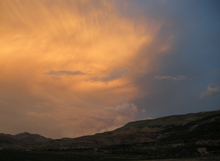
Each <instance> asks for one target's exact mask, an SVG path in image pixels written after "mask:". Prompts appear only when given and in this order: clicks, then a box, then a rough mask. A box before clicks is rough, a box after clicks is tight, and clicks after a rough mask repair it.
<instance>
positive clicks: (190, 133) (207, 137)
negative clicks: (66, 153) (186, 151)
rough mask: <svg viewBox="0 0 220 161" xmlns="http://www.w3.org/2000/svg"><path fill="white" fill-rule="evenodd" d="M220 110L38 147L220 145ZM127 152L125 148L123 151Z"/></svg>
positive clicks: (139, 123) (141, 123) (137, 123)
mask: <svg viewBox="0 0 220 161" xmlns="http://www.w3.org/2000/svg"><path fill="white" fill-rule="evenodd" d="M219 134H220V110H219V111H211V112H200V113H190V114H186V115H174V116H167V117H162V118H157V119H150V120H141V121H135V122H130V123H128V124H126V125H124V126H123V127H121V128H118V129H116V130H113V131H109V132H104V133H98V134H95V135H90V136H82V137H78V138H63V139H56V140H51V141H49V142H44V143H38V144H35V148H38V149H77V148H78V149H80V148H81V149H82V148H103V147H105V148H109V149H111V150H112V148H113V149H115V148H116V149H117V148H119V149H120V146H122V145H123V146H125V145H126V147H130V148H133V149H135V148H137V147H139V149H140V148H142V149H143V148H145V149H146V148H148V149H149V148H155V147H160V148H162V147H167V146H169V147H176V146H180V145H182V146H183V145H185V146H188V145H196V146H202V145H213V146H218V145H220V144H219V143H220V135H219ZM123 149H124V148H123Z"/></svg>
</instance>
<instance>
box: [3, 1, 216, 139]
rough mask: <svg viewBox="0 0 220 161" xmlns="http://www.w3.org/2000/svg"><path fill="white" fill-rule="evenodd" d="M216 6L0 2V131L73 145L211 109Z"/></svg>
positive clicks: (192, 3)
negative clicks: (75, 140) (135, 124)
mask: <svg viewBox="0 0 220 161" xmlns="http://www.w3.org/2000/svg"><path fill="white" fill-rule="evenodd" d="M218 5H219V2H217V1H215V0H209V1H205V0H195V1H184V0H179V1H176V2H173V1H172V0H166V1H164V0H158V1H155V0H148V1H146V0H136V1H130V0H122V1H116V0H111V1H109V0H77V1H75V0H62V1H60V0H31V1H24V0H17V1H14V0H1V1H0V10H1V13H0V24H1V27H0V34H1V37H0V46H1V48H0V73H1V79H0V88H1V90H0V110H1V112H0V122H1V123H3V124H1V125H0V126H1V128H0V129H1V131H0V132H4V133H11V134H16V133H19V132H24V131H28V132H31V133H39V134H42V135H45V136H48V137H52V138H60V137H75V136H81V135H88V134H94V133H97V132H103V131H106V130H113V129H114V128H117V127H120V126H122V125H124V124H125V123H127V122H129V121H132V120H138V119H142V118H155V117H159V116H164V115H170V114H180V113H187V112H199V111H202V110H216V109H218V108H219V104H220V102H219V100H220V99H219V95H218V94H219V87H218V86H212V85H209V86H208V84H217V83H218V82H219V80H220V75H219V69H220V66H219V59H220V57H219V53H220V48H219V43H220V34H219V26H220V21H219V14H220V13H219V9H218V7H217V6H218ZM210 71H212V72H210ZM207 86H208V87H207ZM205 87H207V90H206V91H204V92H203V93H202V94H201V91H203V90H204V89H205ZM200 95H201V98H205V97H207V96H215V97H212V98H209V97H207V98H205V99H199V98H200ZM121 98H123V99H121ZM186 107H187V108H186ZM11 118H13V119H11Z"/></svg>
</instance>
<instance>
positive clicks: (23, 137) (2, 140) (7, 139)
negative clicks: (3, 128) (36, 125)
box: [0, 132, 52, 149]
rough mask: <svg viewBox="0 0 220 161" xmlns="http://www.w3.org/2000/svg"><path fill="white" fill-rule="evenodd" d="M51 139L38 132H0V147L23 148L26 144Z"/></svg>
mask: <svg viewBox="0 0 220 161" xmlns="http://www.w3.org/2000/svg"><path fill="white" fill-rule="evenodd" d="M49 140H52V139H49V138H46V137H44V136H41V135H38V134H30V133H28V132H24V133H20V134H17V135H10V134H4V133H0V147H2V148H4V149H25V148H26V147H27V146H25V145H28V144H34V143H39V142H45V141H49Z"/></svg>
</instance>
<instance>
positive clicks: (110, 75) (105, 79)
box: [91, 69, 128, 82]
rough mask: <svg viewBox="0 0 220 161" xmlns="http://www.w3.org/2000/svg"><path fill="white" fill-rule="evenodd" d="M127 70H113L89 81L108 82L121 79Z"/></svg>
mask: <svg viewBox="0 0 220 161" xmlns="http://www.w3.org/2000/svg"><path fill="white" fill-rule="evenodd" d="M127 71H128V69H122V70H113V71H111V72H109V73H108V74H107V75H106V76H103V77H92V78H91V81H95V82H96V81H100V82H109V81H113V80H116V79H119V78H121V77H122V76H123V75H124V74H125V73H126V72H127Z"/></svg>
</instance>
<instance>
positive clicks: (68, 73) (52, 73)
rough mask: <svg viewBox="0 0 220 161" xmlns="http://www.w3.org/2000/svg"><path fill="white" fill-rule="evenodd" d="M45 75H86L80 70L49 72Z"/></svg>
mask: <svg viewBox="0 0 220 161" xmlns="http://www.w3.org/2000/svg"><path fill="white" fill-rule="evenodd" d="M44 74H46V75H84V73H83V72H81V71H79V70H76V71H68V70H60V71H49V72H46V73H44Z"/></svg>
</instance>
